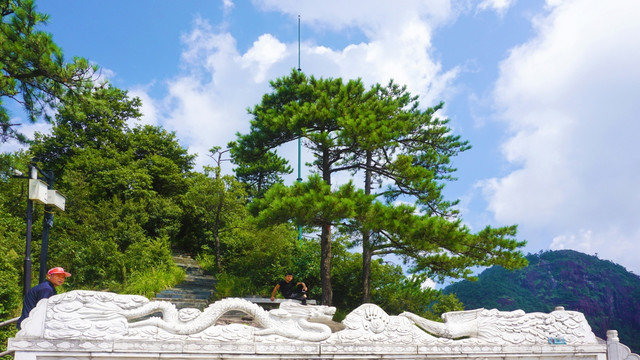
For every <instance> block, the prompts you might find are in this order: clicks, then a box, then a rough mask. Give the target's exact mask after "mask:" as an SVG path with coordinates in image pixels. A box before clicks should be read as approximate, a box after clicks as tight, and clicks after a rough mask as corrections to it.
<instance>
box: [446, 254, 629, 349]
mask: <svg viewBox="0 0 640 360" xmlns="http://www.w3.org/2000/svg"><path fill="white" fill-rule="evenodd" d="M527 259H528V260H529V266H527V267H525V268H522V269H519V270H514V271H508V270H505V269H504V268H501V267H499V266H496V267H492V268H490V269H487V270H485V271H483V272H482V273H481V274H480V275H479V277H478V281H476V282H470V281H462V282H459V283H456V284H452V285H450V286H448V287H447V288H446V289H445V290H444V292H445V293H448V294H455V295H456V296H457V297H458V298H459V299H460V300H461V301H462V302H463V303H464V304H465V307H466V308H467V309H475V308H480V307H484V308H488V309H491V308H496V309H499V310H505V311H507V310H516V309H522V310H524V311H527V312H534V311H541V312H550V311H553V309H554V308H555V307H556V306H564V307H565V309H567V310H574V311H580V312H582V313H584V315H585V317H586V318H587V320H588V321H589V324H590V325H591V328H592V329H593V332H594V333H595V334H596V335H597V336H598V337H600V338H603V339H606V332H607V330H618V334H619V337H620V341H621V342H622V343H623V344H625V345H627V346H629V347H631V348H632V349H634V352H636V353H637V352H638V351H640V317H639V316H638V314H640V302H639V300H638V299H640V277H638V276H637V275H635V274H632V273H630V272H628V271H626V270H625V268H624V267H622V266H620V265H617V264H614V263H612V262H610V261H607V260H600V259H598V258H597V257H595V256H591V255H586V254H582V253H579V252H576V251H572V250H560V251H548V252H543V253H539V254H533V255H528V256H527Z"/></svg>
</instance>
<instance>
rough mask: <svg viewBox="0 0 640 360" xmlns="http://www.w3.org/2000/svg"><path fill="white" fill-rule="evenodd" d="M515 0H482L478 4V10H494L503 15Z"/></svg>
mask: <svg viewBox="0 0 640 360" xmlns="http://www.w3.org/2000/svg"><path fill="white" fill-rule="evenodd" d="M514 3H515V1H513V0H483V1H481V2H480V4H478V10H487V9H490V10H494V11H495V12H497V13H498V14H499V15H504V13H505V12H506V11H507V9H509V8H510V7H511V6H512V5H513V4H514Z"/></svg>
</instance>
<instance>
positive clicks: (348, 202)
mask: <svg viewBox="0 0 640 360" xmlns="http://www.w3.org/2000/svg"><path fill="white" fill-rule="evenodd" d="M271 86H272V89H273V92H271V93H269V94H266V95H264V97H263V99H262V102H261V103H260V104H258V105H256V106H255V107H254V108H253V109H252V110H251V111H250V112H251V114H252V115H253V117H254V118H253V120H252V122H251V131H250V133H249V134H247V135H239V136H238V139H237V142H236V146H237V147H238V148H241V149H243V150H242V151H241V152H238V155H239V156H240V157H241V159H239V160H238V162H241V163H251V162H252V161H257V160H259V159H260V154H264V153H266V152H268V151H272V150H273V149H275V148H276V147H277V146H280V145H282V144H284V143H286V142H288V141H291V140H294V139H296V138H298V137H302V138H303V139H304V141H303V143H304V144H305V146H307V147H308V148H309V149H310V150H311V152H312V153H313V154H314V156H315V159H314V162H313V163H312V166H313V169H314V170H315V172H316V173H317V174H318V178H310V180H309V183H308V185H305V186H306V190H305V191H309V192H310V193H309V194H303V193H300V191H301V190H303V187H299V186H298V185H294V186H292V189H293V190H291V191H287V190H284V189H283V188H282V186H277V185H274V186H273V187H272V188H271V190H270V192H272V194H270V193H269V192H267V193H266V194H265V197H264V199H268V200H267V201H264V200H257V201H254V203H255V204H256V208H257V209H259V210H256V211H255V212H256V213H257V212H259V211H260V210H262V211H261V212H260V217H261V218H262V219H265V220H268V221H286V220H292V219H293V220H294V221H295V222H297V223H298V224H305V225H313V226H316V227H319V228H320V239H321V241H320V242H321V264H322V265H321V278H322V284H323V285H322V290H323V299H322V300H323V303H325V304H330V303H331V298H332V294H331V291H332V290H331V273H330V268H331V266H330V260H331V231H332V227H336V226H337V227H339V228H340V229H341V230H343V231H344V232H346V233H349V234H351V235H352V237H353V238H354V240H356V241H354V244H356V243H360V244H362V246H363V269H364V271H363V274H362V280H363V298H364V300H365V301H368V300H369V299H370V293H369V288H370V285H369V279H370V264H371V258H372V257H373V256H374V255H385V254H389V253H396V254H399V255H401V256H403V257H404V258H405V259H406V260H407V261H408V262H410V263H412V265H413V269H414V270H415V271H418V272H427V273H429V274H435V275H440V276H442V277H444V276H466V275H468V274H469V271H468V269H467V268H468V267H469V266H473V265H486V264H492V263H494V262H495V263H501V264H504V265H507V266H513V267H517V266H522V265H523V264H524V263H525V260H524V258H523V257H522V255H521V254H520V253H519V252H516V251H515V250H516V249H517V248H518V247H521V246H523V245H524V242H518V241H517V240H515V239H514V236H515V230H516V229H515V227H506V228H499V229H491V228H487V229H486V230H485V231H484V232H482V233H479V234H476V235H473V234H471V233H470V232H469V230H468V229H467V228H465V227H464V226H462V225H461V221H460V220H459V219H457V211H456V210H455V209H454V206H455V205H456V202H449V201H446V200H445V199H444V198H443V196H442V192H441V190H442V188H443V186H444V183H443V182H444V181H448V180H454V178H453V176H452V175H451V174H452V173H453V172H454V171H455V168H453V167H452V166H451V164H450V162H451V157H453V156H455V155H457V154H458V153H459V152H461V151H465V150H467V149H468V148H469V145H468V144H467V142H464V141H461V140H460V139H459V137H458V136H454V135H451V130H450V129H449V128H448V127H447V126H446V125H447V121H446V120H440V119H438V118H437V117H435V116H434V113H435V112H436V111H437V110H438V109H440V107H441V106H442V105H441V104H440V105H438V106H437V107H435V108H430V109H427V110H424V111H422V110H420V109H419V104H418V102H417V100H416V98H415V97H413V96H411V95H410V94H409V93H408V92H407V91H406V89H405V88H404V87H399V86H397V85H395V84H394V83H393V82H390V83H389V84H388V85H387V86H384V87H383V86H380V85H376V86H374V87H372V88H371V89H370V90H368V91H367V90H365V88H364V86H363V85H362V83H361V82H360V81H359V80H350V81H348V82H346V83H344V82H343V81H342V79H316V78H314V77H307V76H305V75H304V74H302V73H301V72H298V71H295V70H294V71H293V72H292V73H291V74H290V75H289V76H287V77H283V78H280V79H277V80H275V81H273V82H272V83H271ZM272 154H274V156H275V153H272ZM341 173H343V174H345V175H347V174H350V175H354V174H358V173H360V174H362V173H364V182H363V189H364V190H362V191H356V190H355V189H353V185H349V186H350V187H351V188H352V189H351V190H349V191H346V192H345V191H344V190H346V189H347V188H341V189H340V190H339V191H337V192H335V194H334V195H333V196H330V195H329V192H327V191H330V190H326V188H323V186H325V187H328V188H329V189H330V188H331V185H332V183H333V181H334V179H335V177H336V176H338V175H339V174H341ZM318 179H321V181H322V182H323V183H324V185H321V184H318ZM374 183H378V184H385V187H384V188H383V187H382V186H379V188H380V190H378V191H375V192H374V191H373V188H374V186H373V184H374ZM320 194H321V195H322V196H320V198H318V199H314V196H316V195H320ZM282 196H286V197H287V199H284V200H282V198H281V197H282ZM314 200H316V201H325V202H327V205H329V206H322V205H318V204H314V203H312V202H311V201H314ZM398 200H402V201H409V202H413V203H414V204H416V206H417V208H416V207H412V206H396V205H393V204H394V203H395V202H397V201H398ZM261 207H262V208H261ZM312 210H313V211H315V212H313V211H312ZM417 210H419V211H420V212H421V213H422V215H415V214H414V213H415V212H416V211H417ZM310 213H313V214H310ZM301 214H306V215H301ZM414 227H415V228H418V229H420V230H421V231H422V232H418V231H417V230H415V229H413V228H414ZM438 231H439V232H438ZM482 252H485V253H484V254H483V253H482Z"/></svg>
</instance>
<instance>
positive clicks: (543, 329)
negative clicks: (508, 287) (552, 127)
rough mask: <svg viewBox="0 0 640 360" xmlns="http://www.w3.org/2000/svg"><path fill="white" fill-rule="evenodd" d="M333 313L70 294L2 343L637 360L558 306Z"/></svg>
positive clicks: (79, 351)
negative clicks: (336, 327) (247, 321)
mask: <svg viewBox="0 0 640 360" xmlns="http://www.w3.org/2000/svg"><path fill="white" fill-rule="evenodd" d="M228 311H242V312H244V313H246V314H248V315H250V316H252V317H253V319H254V323H255V324H258V326H255V327H254V326H248V325H242V324H230V325H217V324H216V321H217V320H218V319H219V318H220V317H221V316H222V315H224V314H225V313H227V312H228ZM334 313H335V308H333V307H328V306H312V305H308V306H303V305H300V304H297V303H293V302H291V303H282V304H280V307H279V308H278V309H273V310H269V311H267V310H264V309H262V308H260V307H259V306H257V305H255V304H253V303H251V302H249V301H246V300H243V299H235V298H230V299H223V300H221V301H218V302H216V303H214V304H211V305H210V306H209V307H208V308H206V309H205V310H203V311H200V310H197V309H182V310H177V309H176V308H175V306H174V305H172V304H171V303H168V302H163V301H149V300H148V299H146V298H144V297H141V296H133V295H118V294H113V293H107V292H94V291H71V292H68V293H64V294H60V295H56V296H53V297H51V298H49V299H46V300H43V301H41V302H40V303H38V305H37V307H36V308H35V309H34V310H33V311H32V312H31V314H30V316H29V318H27V319H26V320H25V321H24V322H23V323H22V326H23V328H22V330H21V331H20V332H18V334H17V335H16V337H15V338H13V339H9V343H8V348H9V350H14V351H15V359H16V360H58V359H60V360H63V359H64V360H71V359H92V360H94V359H101V358H105V359H106V358H110V359H160V358H172V359H200V358H202V359H204V358H207V359H222V358H224V359H289V358H301V359H311V358H314V359H342V360H346V359H387V358H388V359H405V358H406V359H478V360H479V359H504V360H507V359H513V360H515V359H522V360H525V359H527V360H533V359H593V360H605V359H610V360H640V358H639V357H638V356H637V355H636V354H632V353H631V352H630V351H629V350H628V348H627V347H626V346H624V345H623V344H620V343H619V341H617V335H616V336H614V335H613V333H612V334H611V336H610V337H609V339H608V340H607V341H606V342H605V341H603V340H599V339H597V338H596V337H595V335H594V334H593V332H592V331H591V328H590V327H589V324H588V323H587V321H586V320H585V318H584V315H583V314H581V313H579V312H574V311H565V310H564V309H559V310H556V311H553V312H551V313H549V314H546V313H524V312H523V311H512V312H501V311H497V310H486V309H478V310H471V311H462V312H452V313H447V314H444V315H443V320H444V322H434V321H430V320H427V319H424V318H421V317H420V316H418V315H415V314H412V313H402V314H400V315H398V316H392V315H389V314H387V313H386V312H384V311H383V310H382V309H381V308H380V307H378V306H376V305H374V304H364V305H362V306H360V307H359V308H357V309H355V310H354V311H353V312H351V313H350V314H349V315H347V317H346V318H345V319H344V321H343V322H342V323H343V325H344V329H343V330H340V331H336V332H331V328H330V327H329V326H327V325H325V324H324V323H323V322H325V323H326V322H327V321H329V320H331V319H332V317H333V314H334ZM151 314H161V316H159V317H151V318H149V315H151ZM425 330H426V331H425ZM625 349H626V350H625Z"/></svg>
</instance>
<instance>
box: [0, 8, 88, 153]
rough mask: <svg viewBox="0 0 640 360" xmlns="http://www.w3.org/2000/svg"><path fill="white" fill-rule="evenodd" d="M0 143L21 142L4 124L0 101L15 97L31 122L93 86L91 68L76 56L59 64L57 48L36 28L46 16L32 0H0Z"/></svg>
mask: <svg viewBox="0 0 640 360" xmlns="http://www.w3.org/2000/svg"><path fill="white" fill-rule="evenodd" d="M0 16H1V17H2V19H1V21H0V142H5V141H7V139H9V138H16V139H18V140H19V141H25V140H26V138H25V137H24V136H23V135H22V134H20V133H19V132H18V130H16V127H17V126H18V125H19V124H11V123H10V118H11V116H10V114H9V113H8V111H7V108H6V106H5V105H4V102H5V101H6V100H7V99H11V100H13V101H16V102H17V103H19V104H20V105H22V106H23V107H24V109H25V110H26V111H27V113H28V115H29V119H30V120H31V121H35V120H36V118H38V117H41V116H42V117H44V118H45V119H47V120H50V116H49V115H48V113H47V110H49V109H51V108H55V107H56V106H57V105H58V103H59V101H60V100H61V98H63V97H67V98H68V97H76V99H79V98H80V97H78V96H77V95H78V94H79V93H80V92H82V91H84V90H86V89H90V88H92V87H93V82H92V79H91V78H92V76H93V74H94V73H95V71H96V69H97V68H96V67H92V66H89V64H88V63H87V61H86V60H85V59H82V58H76V59H74V62H73V63H65V62H64V58H63V56H62V50H61V49H60V48H59V47H58V46H57V45H56V44H55V43H54V42H53V40H52V38H51V34H49V33H46V32H44V31H41V30H39V29H38V26H39V25H41V24H43V23H46V21H47V15H44V14H41V13H38V12H37V11H36V9H35V5H34V1H33V0H0Z"/></svg>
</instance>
